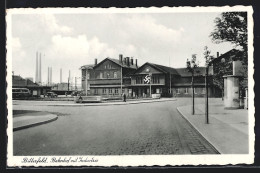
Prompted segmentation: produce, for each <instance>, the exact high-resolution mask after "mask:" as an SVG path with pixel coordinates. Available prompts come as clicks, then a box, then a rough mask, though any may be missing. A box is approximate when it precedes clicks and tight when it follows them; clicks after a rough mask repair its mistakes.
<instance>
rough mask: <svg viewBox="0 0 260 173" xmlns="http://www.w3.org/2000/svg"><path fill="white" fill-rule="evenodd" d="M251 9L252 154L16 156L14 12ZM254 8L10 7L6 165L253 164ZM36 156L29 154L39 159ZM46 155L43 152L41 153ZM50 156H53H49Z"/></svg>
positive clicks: (249, 26)
mask: <svg viewBox="0 0 260 173" xmlns="http://www.w3.org/2000/svg"><path fill="white" fill-rule="evenodd" d="M228 11H245V12H248V94H249V101H248V103H249V104H248V105H249V108H248V110H249V111H248V112H249V154H226V155H156V156H155V155H136V156H133V155H127V156H85V157H88V158H89V159H90V158H92V157H94V158H95V159H97V160H98V162H83V163H69V164H68V163H48V164H45V163H38V164H35V163H22V162H21V161H22V159H23V158H24V157H25V156H13V130H12V129H13V123H12V91H11V88H12V46H11V38H12V33H11V28H12V23H11V22H12V15H13V14H42V13H53V14H65V13H67V14H80V13H85V14H86V13H184V12H185V13H193V12H197V13H205V12H228ZM252 15H253V9H252V7H251V6H247V7H245V6H234V7H229V6H225V7H162V8H156V7H151V8H114V7H113V8H106V9H102V8H45V9H43V8H38V9H8V10H7V16H6V22H7V61H6V63H7V82H8V85H7V95H8V97H7V107H8V128H7V134H8V147H7V148H8V151H7V166H10V167H15V166H113V165H117V166H144V165H145V166H153V165H159V166H165V165H212V164H214V165H225V164H252V163H253V161H254V143H255V134H254V125H255V118H254V114H255V108H254V96H255V95H254V90H253V87H254V79H253V73H254V69H253V67H254V64H253V16H252ZM38 157H40V156H37V157H30V156H28V158H34V159H37V158H38ZM41 157H44V156H41ZM55 157H56V158H58V157H61V158H65V157H66V158H69V157H72V158H71V159H75V158H76V157H81V156H55ZM47 158H48V159H51V158H52V156H48V157H47Z"/></svg>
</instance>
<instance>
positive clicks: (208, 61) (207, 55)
mask: <svg viewBox="0 0 260 173" xmlns="http://www.w3.org/2000/svg"><path fill="white" fill-rule="evenodd" d="M204 50H205V52H204V58H205V62H206V63H205V64H206V69H205V70H206V73H205V90H206V93H205V123H206V124H209V95H208V75H209V66H210V65H211V63H212V60H213V56H210V51H209V50H208V47H207V46H205V48H204Z"/></svg>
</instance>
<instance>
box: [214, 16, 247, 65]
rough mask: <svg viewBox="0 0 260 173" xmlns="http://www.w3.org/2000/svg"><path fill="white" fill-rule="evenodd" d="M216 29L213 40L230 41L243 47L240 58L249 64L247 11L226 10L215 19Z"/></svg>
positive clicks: (217, 41)
mask: <svg viewBox="0 0 260 173" xmlns="http://www.w3.org/2000/svg"><path fill="white" fill-rule="evenodd" d="M214 22H215V24H216V25H215V29H214V31H213V32H211V34H210V37H211V39H212V41H213V42H215V43H217V44H218V43H221V42H230V43H232V44H234V45H235V46H236V47H240V48H242V52H243V54H242V56H241V57H240V60H242V62H243V63H244V64H247V51H248V48H247V45H248V42H247V37H248V31H247V12H224V13H221V17H217V18H216V19H215V21H214Z"/></svg>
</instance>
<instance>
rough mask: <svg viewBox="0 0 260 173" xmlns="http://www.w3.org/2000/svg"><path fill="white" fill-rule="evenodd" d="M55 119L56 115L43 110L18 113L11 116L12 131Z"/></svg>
mask: <svg viewBox="0 0 260 173" xmlns="http://www.w3.org/2000/svg"><path fill="white" fill-rule="evenodd" d="M57 119H58V116H57V115H54V114H50V113H44V112H33V113H24V114H19V116H17V117H14V118H13V131H17V130H22V129H26V128H29V127H34V126H37V125H41V124H45V123H49V122H52V121H55V120H57Z"/></svg>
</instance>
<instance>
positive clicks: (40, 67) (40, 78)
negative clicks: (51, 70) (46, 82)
mask: <svg viewBox="0 0 260 173" xmlns="http://www.w3.org/2000/svg"><path fill="white" fill-rule="evenodd" d="M39 82H40V83H42V57H41V53H40V62H39Z"/></svg>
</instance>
